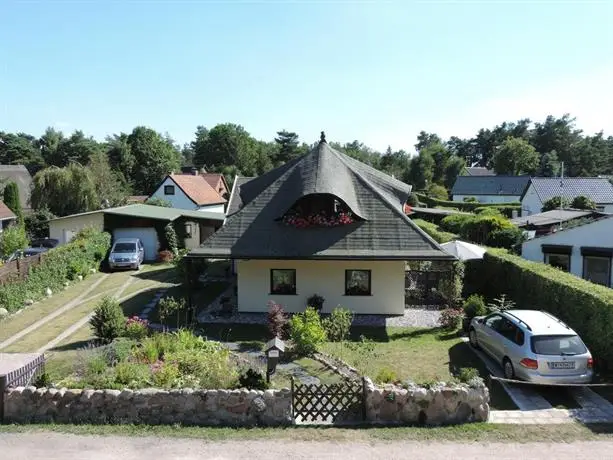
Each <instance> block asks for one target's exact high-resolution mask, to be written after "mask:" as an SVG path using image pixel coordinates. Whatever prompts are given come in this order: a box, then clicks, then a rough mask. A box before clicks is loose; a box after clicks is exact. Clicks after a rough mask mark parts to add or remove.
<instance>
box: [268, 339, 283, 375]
mask: <svg viewBox="0 0 613 460" xmlns="http://www.w3.org/2000/svg"><path fill="white" fill-rule="evenodd" d="M284 351H285V343H284V342H283V340H281V339H280V338H279V337H275V338H274V339H272V340H270V341H269V342H268V343H267V344H266V346H265V347H264V352H265V353H266V381H267V382H270V376H271V375H273V374H274V373H275V370H276V369H277V363H278V362H279V358H280V357H281V353H283V352H284Z"/></svg>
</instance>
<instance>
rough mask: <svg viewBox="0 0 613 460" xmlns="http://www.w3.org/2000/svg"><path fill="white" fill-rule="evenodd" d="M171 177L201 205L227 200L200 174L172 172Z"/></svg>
mask: <svg viewBox="0 0 613 460" xmlns="http://www.w3.org/2000/svg"><path fill="white" fill-rule="evenodd" d="M170 178H171V179H172V180H173V181H174V182H175V184H177V185H178V186H179V187H180V188H181V190H183V192H184V193H185V194H186V195H187V196H188V197H189V198H191V199H192V200H193V201H194V203H196V204H197V205H199V206H203V205H207V204H219V203H225V202H226V199H225V198H223V197H222V196H221V195H220V194H219V193H217V191H216V190H215V189H214V188H213V187H212V186H211V185H210V184H209V182H208V181H207V180H206V179H205V178H204V177H202V176H200V175H198V176H195V175H193V174H171V175H170Z"/></svg>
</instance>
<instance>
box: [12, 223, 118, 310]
mask: <svg viewBox="0 0 613 460" xmlns="http://www.w3.org/2000/svg"><path fill="white" fill-rule="evenodd" d="M110 245H111V235H109V234H108V233H101V232H97V231H94V230H90V229H88V230H83V231H81V232H80V233H79V234H77V236H76V237H75V239H74V240H72V241H71V242H70V243H68V244H66V245H63V246H59V247H57V248H54V249H50V250H49V251H48V252H46V253H45V254H43V260H42V261H41V263H40V265H37V266H36V267H34V268H32V271H31V272H30V274H29V275H28V277H27V278H26V279H24V280H19V281H14V282H12V283H8V284H5V285H4V286H0V307H3V308H6V309H7V310H8V311H9V312H14V311H17V310H19V309H20V308H22V307H23V306H24V304H25V301H26V300H32V301H36V300H39V299H41V298H43V297H44V296H45V291H46V289H47V288H50V289H51V290H52V291H53V292H57V291H60V290H62V289H63V288H64V283H65V282H66V281H67V280H74V279H76V278H77V277H78V276H79V275H81V276H83V277H85V276H87V275H88V274H89V270H90V269H91V268H96V269H98V268H99V267H100V263H101V262H102V261H103V260H104V259H105V257H106V254H107V252H108V251H109V248H110Z"/></svg>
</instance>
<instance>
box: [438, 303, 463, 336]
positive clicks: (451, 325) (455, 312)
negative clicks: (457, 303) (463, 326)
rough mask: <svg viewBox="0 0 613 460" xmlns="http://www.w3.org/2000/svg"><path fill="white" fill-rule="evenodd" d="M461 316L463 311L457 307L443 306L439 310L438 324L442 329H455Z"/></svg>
mask: <svg viewBox="0 0 613 460" xmlns="http://www.w3.org/2000/svg"><path fill="white" fill-rule="evenodd" d="M463 316H464V312H462V310H460V309H458V308H445V309H444V310H443V311H442V312H441V316H440V318H439V324H440V325H441V327H442V328H443V329H447V330H450V331H455V330H456V329H457V328H458V327H459V326H460V322H461V321H462V317H463Z"/></svg>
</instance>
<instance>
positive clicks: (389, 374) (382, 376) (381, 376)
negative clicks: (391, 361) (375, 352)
mask: <svg viewBox="0 0 613 460" xmlns="http://www.w3.org/2000/svg"><path fill="white" fill-rule="evenodd" d="M397 381H398V375H396V372H395V371H394V370H393V369H390V368H389V367H384V368H382V369H381V370H380V371H379V373H378V374H377V376H376V377H375V382H377V383H394V382H397Z"/></svg>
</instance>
